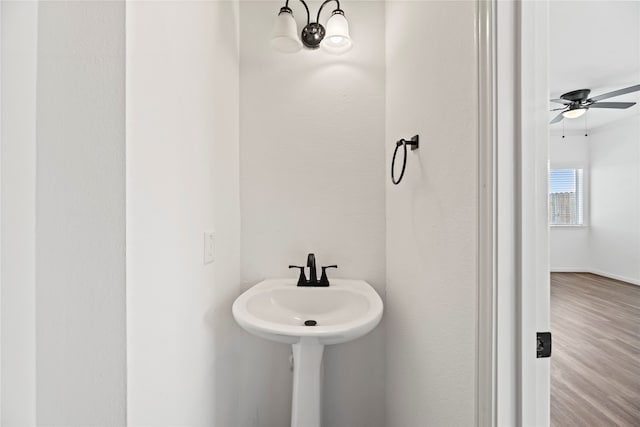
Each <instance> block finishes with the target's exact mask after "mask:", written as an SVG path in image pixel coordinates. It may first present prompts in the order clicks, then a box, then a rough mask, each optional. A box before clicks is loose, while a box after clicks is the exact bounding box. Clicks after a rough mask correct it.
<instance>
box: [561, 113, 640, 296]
mask: <svg viewBox="0 0 640 427" xmlns="http://www.w3.org/2000/svg"><path fill="white" fill-rule="evenodd" d="M639 139H640V116H639V115H635V116H633V117H629V118H625V119H621V120H617V121H614V122H612V123H610V124H608V125H604V126H599V127H597V128H595V129H593V130H590V131H589V136H588V137H585V136H584V132H575V131H574V132H568V133H567V135H566V137H565V138H564V139H563V138H562V137H561V135H560V134H558V133H557V132H556V133H553V134H552V135H551V138H550V141H551V147H550V148H551V149H550V163H551V167H578V166H584V167H585V181H584V182H585V207H586V209H585V222H586V224H587V225H586V226H585V227H551V241H550V249H551V271H586V272H591V273H596V274H601V275H604V276H608V277H612V278H617V279H620V280H624V281H627V282H629V283H635V284H640V148H639V147H638V140H639Z"/></svg>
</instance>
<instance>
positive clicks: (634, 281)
mask: <svg viewBox="0 0 640 427" xmlns="http://www.w3.org/2000/svg"><path fill="white" fill-rule="evenodd" d="M589 273H592V274H597V275H598V276H604V277H608V278H609V279H615V280H620V281H622V282H627V283H631V284H632V285H636V286H640V280H638V279H633V278H631V277H625V276H620V275H619V274H612V273H608V272H606V271H600V270H594V269H591V271H590V272H589Z"/></svg>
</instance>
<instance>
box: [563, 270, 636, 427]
mask: <svg viewBox="0 0 640 427" xmlns="http://www.w3.org/2000/svg"><path fill="white" fill-rule="evenodd" d="M551 331H552V333H553V354H552V356H551V425H552V426H553V427H571V426H580V427H587V426H589V427H590V426H593V427H606V426H629V427H631V426H633V427H638V426H640V286H635V285H631V284H627V283H624V282H620V281H618V280H613V279H608V278H605V277H602V276H597V275H594V274H588V273H552V274H551Z"/></svg>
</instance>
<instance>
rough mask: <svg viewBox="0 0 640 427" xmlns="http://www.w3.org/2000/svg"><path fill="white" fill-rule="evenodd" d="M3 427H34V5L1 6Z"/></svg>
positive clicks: (0, 396)
mask: <svg viewBox="0 0 640 427" xmlns="http://www.w3.org/2000/svg"><path fill="white" fill-rule="evenodd" d="M0 9H1V10H0V12H1V18H2V21H1V23H0V28H1V30H2V33H1V35H0V42H1V45H0V51H1V54H2V57H1V60H0V64H1V67H2V69H1V71H0V75H1V78H2V82H1V84H0V88H1V90H2V92H1V100H2V104H1V113H2V117H1V119H0V120H1V129H2V135H1V139H0V143H1V144H2V145H1V149H0V159H1V160H2V163H1V165H0V171H1V172H2V175H1V182H2V188H1V190H0V196H1V203H0V205H1V207H2V212H1V214H0V218H1V220H2V222H1V224H0V232H1V236H2V242H1V250H0V251H1V255H2V259H1V261H0V264H1V265H2V275H1V282H0V283H1V286H2V288H1V291H2V295H1V298H0V300H1V301H2V306H1V308H0V312H1V313H2V320H1V321H0V325H2V331H1V346H0V348H1V349H2V358H1V359H2V365H1V368H0V372H1V374H2V377H1V383H0V384H1V387H0V399H1V400H0V408H1V411H2V413H1V416H0V425H3V426H22V425H23V426H29V425H35V416H36V399H35V397H36V379H35V375H36V360H35V357H36V342H35V341H36V339H35V338H36V326H35V321H36V317H35V309H36V307H35V302H36V300H35V286H36V285H35V226H36V218H35V202H36V183H35V180H36V63H37V36H38V29H37V24H38V4H37V2H7V1H4V2H1V3H0Z"/></svg>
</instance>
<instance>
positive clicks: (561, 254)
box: [549, 131, 591, 271]
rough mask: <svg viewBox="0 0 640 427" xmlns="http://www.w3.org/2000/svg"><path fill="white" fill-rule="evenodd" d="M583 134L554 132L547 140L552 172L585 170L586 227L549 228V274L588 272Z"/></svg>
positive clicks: (586, 147)
mask: <svg viewBox="0 0 640 427" xmlns="http://www.w3.org/2000/svg"><path fill="white" fill-rule="evenodd" d="M589 141H590V137H585V136H584V131H570V132H566V134H565V137H564V138H562V134H561V133H559V132H553V133H552V134H551V135H550V137H549V160H550V161H549V164H550V167H551V168H552V169H559V168H584V187H583V189H584V191H585V199H584V203H585V207H586V210H585V211H584V213H585V217H584V219H585V225H584V226H554V227H550V228H551V230H550V232H549V249H550V260H551V261H550V264H551V271H589V268H590V267H589V266H590V263H591V260H590V256H591V255H590V248H589V219H590V218H589V187H590V181H589V180H590V170H589V144H590V142H589Z"/></svg>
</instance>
